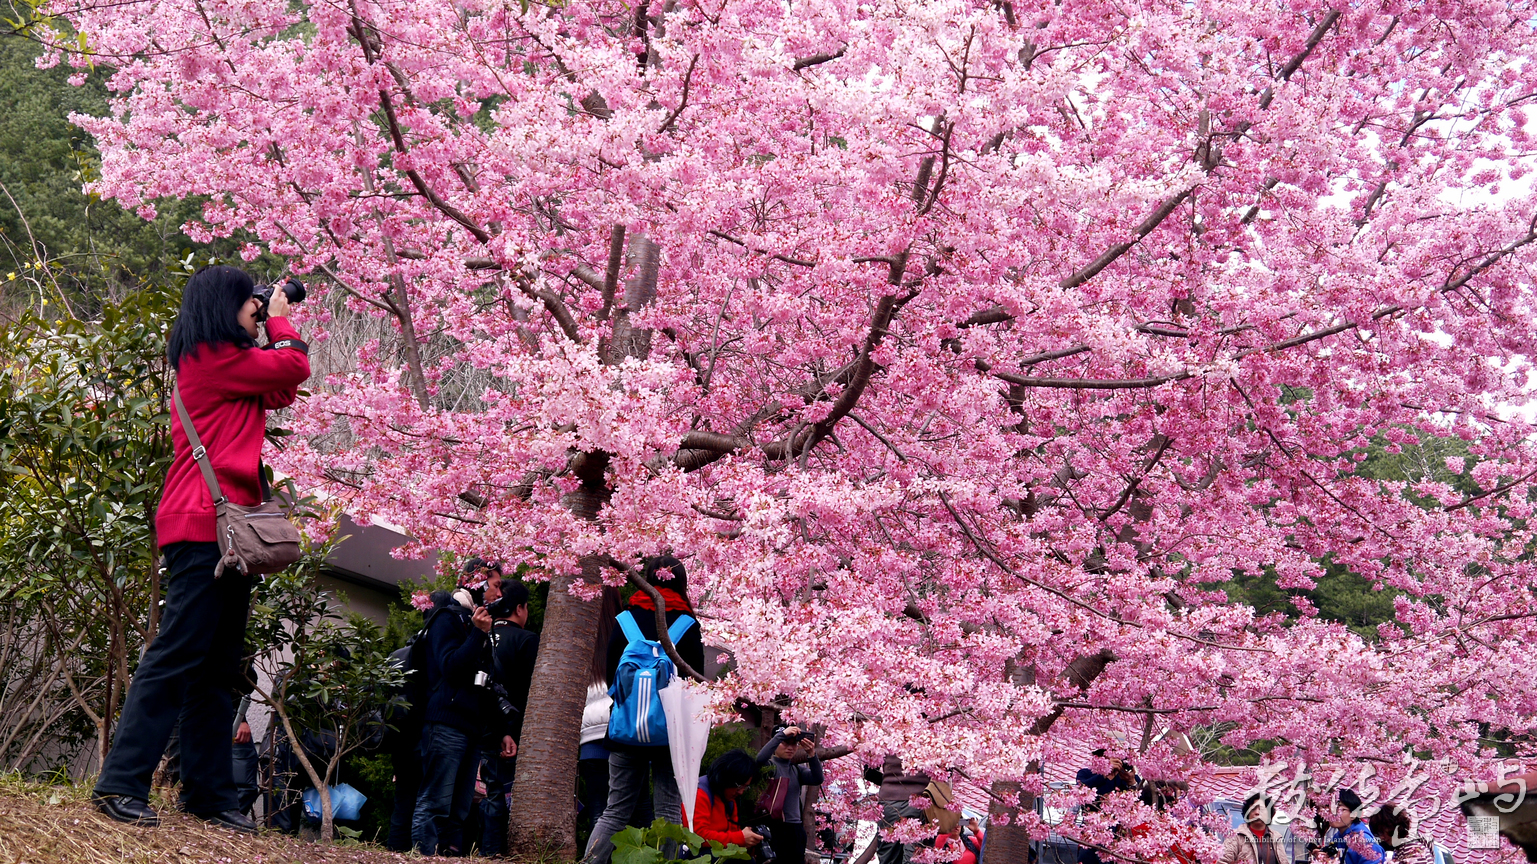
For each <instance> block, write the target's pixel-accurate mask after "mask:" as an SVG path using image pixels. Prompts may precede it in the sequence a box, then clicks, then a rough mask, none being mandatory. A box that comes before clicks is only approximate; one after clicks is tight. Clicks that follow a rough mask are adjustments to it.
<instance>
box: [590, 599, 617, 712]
mask: <svg viewBox="0 0 1537 864" xmlns="http://www.w3.org/2000/svg"><path fill="white" fill-rule="evenodd" d="M623 610H624V601H623V599H622V598H621V597H620V596H619V589H618V588H615V587H614V586H612V585H605V586H603V600H602V605H601V606H600V607H599V608H598V640H597V641H596V642H594V643H593V648H592V665H591V666H590V667H588V671H587V683H588V684H589V685H590V684H601V685H602V686H604V687H607V686H608V641H609V639H611V638H612V637H613V635H614V623H615V622H614V618H615V617H616V616H617V615H618V614H619V613H620V612H621V611H623Z"/></svg>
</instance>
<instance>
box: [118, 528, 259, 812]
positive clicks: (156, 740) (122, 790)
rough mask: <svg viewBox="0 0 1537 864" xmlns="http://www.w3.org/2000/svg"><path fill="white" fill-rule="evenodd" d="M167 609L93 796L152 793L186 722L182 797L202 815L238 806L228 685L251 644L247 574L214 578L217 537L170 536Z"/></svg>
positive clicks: (125, 706) (136, 674)
mask: <svg viewBox="0 0 1537 864" xmlns="http://www.w3.org/2000/svg"><path fill="white" fill-rule="evenodd" d="M161 553H162V556H163V560H164V564H165V567H166V582H165V586H166V587H165V611H164V614H163V616H162V617H161V619H160V632H159V633H157V634H156V635H155V639H154V641H153V642H151V643H150V644H149V649H148V650H146V651H145V652H144V659H142V660H140V661H139V668H138V670H137V671H135V672H134V675H133V680H132V682H131V683H130V684H129V687H128V698H127V699H126V700H125V701H124V703H123V714H122V718H121V719H120V720H118V724H117V734H116V735H114V736H113V741H112V751H111V752H110V753H108V754H107V761H106V764H105V765H103V766H102V768H101V779H100V780H98V781H96V794H97V795H126V796H128V797H130V798H139V799H143V800H148V799H149V787H150V781H151V780H152V779H153V777H154V774H155V768H156V767H157V766H158V765H159V764H160V756H161V754H163V753H164V752H165V745H166V741H167V739H169V738H170V737H171V729H172V728H173V727H175V726H176V723H177V721H178V719H179V720H180V721H181V781H182V800H183V802H184V803H185V805H186V807H187V809H188V810H189V811H191V812H193V813H196V814H209V813H218V812H221V811H224V810H236V809H239V807H240V800H239V797H238V796H237V794H236V792H235V780H234V778H233V776H232V775H231V770H230V769H231V765H232V757H231V752H230V745H231V744H232V741H231V736H230V727H231V726H233V725H234V722H235V704H234V700H233V698H232V693H231V690H230V688H231V686H233V685H234V683H235V681H236V676H238V675H239V674H240V655H241V654H242V653H243V649H244V648H245V626H246V614H247V611H248V609H249V607H250V603H251V580H250V578H249V577H246V576H242V575H240V574H239V573H238V572H235V571H226V572H225V573H224V575H223V576H221V577H219V578H218V579H215V578H213V568H214V565H215V564H217V563H218V561H219V548H218V546H217V545H216V544H214V543H172V544H171V545H169V546H166V547H165V548H164V549H162V550H161Z"/></svg>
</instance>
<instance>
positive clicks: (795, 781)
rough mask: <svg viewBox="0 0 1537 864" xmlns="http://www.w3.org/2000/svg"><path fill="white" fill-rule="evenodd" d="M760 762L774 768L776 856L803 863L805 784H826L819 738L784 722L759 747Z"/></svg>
mask: <svg viewBox="0 0 1537 864" xmlns="http://www.w3.org/2000/svg"><path fill="white" fill-rule="evenodd" d="M803 758H804V759H806V760H807V761H804V762H802V761H800V760H801V759H803ZM757 762H758V765H759V766H763V765H770V766H772V767H773V769H774V785H773V786H772V787H770V791H771V793H772V796H771V797H772V800H771V801H770V802H769V804H768V806H769V814H768V816H769V828H771V829H772V830H771V832H770V834H771V839H770V844H771V845H772V846H773V848H774V858H775V859H776V860H778V861H780V862H783V864H801V862H803V861H804V860H805V858H806V826H805V825H804V824H802V821H801V788H802V787H805V786H820V785H822V760H820V759H818V758H817V756H816V741H815V739H813V738H812V736H811V733H809V732H803V731H801V728H800V727H799V726H787V727H786V726H782V727H780V728H779V729H778V730H776V731H775V732H774V737H772V738H770V739H769V741H768V743H767V744H765V745H763V749H762V750H760V751H758V759H757Z"/></svg>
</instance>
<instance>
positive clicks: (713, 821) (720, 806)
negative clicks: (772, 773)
mask: <svg viewBox="0 0 1537 864" xmlns="http://www.w3.org/2000/svg"><path fill="white" fill-rule="evenodd" d="M757 777H758V763H757V762H756V761H754V760H753V758H752V757H751V756H749V755H747V751H746V750H728V751H727V752H725V753H722V754H721V755H720V756H717V757H716V758H715V761H714V762H711V763H710V770H709V771H708V772H706V774H705V776H703V777H700V778H699V791H698V793H697V794H696V796H695V798H694V825H693V831H694V833H695V834H698V835H699V836H700V837H703V838H704V839H705V840H714V841H715V842H717V843H720V844H722V845H725V846H730V845H732V844H733V843H734V844H736V845H738V846H741V847H743V848H745V849H748V850H754V849H756V847H758V846H759V845H761V844H762V843H763V835H762V834H759V833H758V832H757V831H755V830H753V829H752V828H744V827H742V814H741V799H742V793H743V792H746V791H747V787H749V786H751V785H752V783H753V780H755V779H757ZM696 851H698V852H700V853H703V852H706V851H709V850H706V849H699V850H696ZM755 857H756V856H755Z"/></svg>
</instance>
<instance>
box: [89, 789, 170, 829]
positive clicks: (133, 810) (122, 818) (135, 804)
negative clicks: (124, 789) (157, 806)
mask: <svg viewBox="0 0 1537 864" xmlns="http://www.w3.org/2000/svg"><path fill="white" fill-rule="evenodd" d="M91 803H92V804H94V805H96V809H97V810H100V811H101V812H102V813H104V814H106V816H107V818H108V819H113V820H116V821H118V822H125V823H127V824H129V825H143V826H145V827H147V828H153V827H155V826H156V825H159V824H160V816H159V814H157V813H156V812H155V811H154V810H151V809H150V807H149V802H148V801H145V800H143V799H142V798H130V797H128V796H127V795H96V796H93V797H92V798H91Z"/></svg>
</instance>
